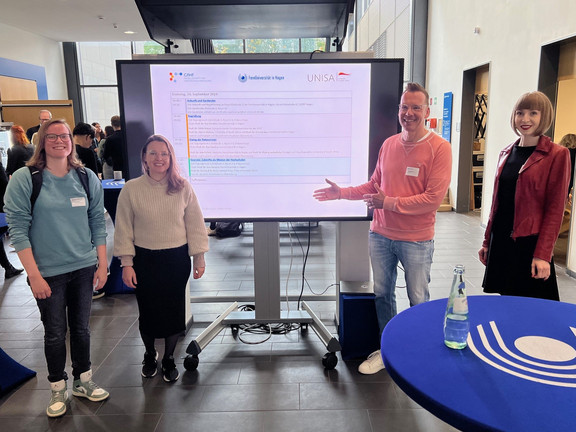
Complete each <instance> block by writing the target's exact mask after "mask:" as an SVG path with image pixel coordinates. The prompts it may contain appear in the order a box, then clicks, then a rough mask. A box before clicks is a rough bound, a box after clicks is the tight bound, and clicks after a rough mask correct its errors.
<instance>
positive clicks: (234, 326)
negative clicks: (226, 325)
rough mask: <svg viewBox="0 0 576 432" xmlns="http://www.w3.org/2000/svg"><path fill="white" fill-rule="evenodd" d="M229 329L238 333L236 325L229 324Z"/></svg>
mask: <svg viewBox="0 0 576 432" xmlns="http://www.w3.org/2000/svg"><path fill="white" fill-rule="evenodd" d="M230 330H231V331H232V334H234V335H236V334H238V330H239V327H238V326H237V325H231V326H230Z"/></svg>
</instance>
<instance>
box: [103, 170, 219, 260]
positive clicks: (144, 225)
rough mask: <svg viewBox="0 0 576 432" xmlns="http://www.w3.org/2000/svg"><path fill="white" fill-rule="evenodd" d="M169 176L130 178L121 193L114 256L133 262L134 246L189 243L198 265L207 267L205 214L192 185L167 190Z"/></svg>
mask: <svg viewBox="0 0 576 432" xmlns="http://www.w3.org/2000/svg"><path fill="white" fill-rule="evenodd" d="M167 188H168V184H167V180H166V179H164V180H162V181H160V182H157V181H155V180H153V179H152V178H150V177H149V176H147V175H142V176H141V177H138V178H136V179H134V180H130V181H128V182H127V183H126V185H125V186H124V187H123V188H122V191H121V192H120V196H119V197H118V208H117V210H116V224H115V225H116V226H115V233H114V256H118V257H120V260H121V262H122V265H123V266H131V265H132V258H133V257H134V255H135V253H136V252H135V248H134V246H138V247H141V248H145V249H150V250H160V249H172V248H176V247H179V246H182V245H184V244H188V253H189V255H190V256H192V257H193V258H194V266H195V267H204V266H205V265H204V253H205V252H207V251H208V235H207V233H206V226H205V224H204V216H203V215H202V210H201V209H200V204H199V203H198V199H197V198H196V194H195V193H194V191H193V189H192V186H191V185H190V184H189V183H188V182H186V183H185V184H184V187H183V188H182V190H180V191H179V192H177V193H175V194H168V192H167Z"/></svg>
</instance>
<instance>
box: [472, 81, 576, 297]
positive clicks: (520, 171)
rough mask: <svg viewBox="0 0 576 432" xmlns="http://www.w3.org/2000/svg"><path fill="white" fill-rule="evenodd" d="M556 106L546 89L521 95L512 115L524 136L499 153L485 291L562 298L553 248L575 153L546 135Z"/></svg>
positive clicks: (485, 249) (483, 252) (482, 254)
mask: <svg viewBox="0 0 576 432" xmlns="http://www.w3.org/2000/svg"><path fill="white" fill-rule="evenodd" d="M553 117H554V110H553V108H552V104H551V103H550V100H549V99H548V98H547V97H546V95H544V94H543V93H541V92H531V93H526V94H524V95H522V96H521V97H520V99H519V100H518V102H516V105H515V106H514V110H513V111H512V116H511V119H510V124H511V126H512V129H513V130H514V133H516V135H518V136H520V139H518V140H516V142H514V143H513V144H511V145H509V146H508V147H506V148H505V149H504V150H502V152H501V153H500V158H499V160H498V168H497V172H496V179H495V181H494V195H493V199H492V209H491V211H490V219H489V220H488V225H487V227H486V232H485V234H484V242H483V244H482V248H481V249H480V250H479V251H478V256H479V258H480V261H481V262H482V263H483V264H484V265H486V272H485V274H484V282H483V284H482V286H483V287H484V292H488V293H500V294H503V295H517V296H525V297H538V298H545V299H550V300H559V299H560V297H559V295H558V284H557V282H556V273H555V271H554V260H553V258H552V254H553V251H554V243H556V239H557V238H558V232H559V230H560V225H561V224H562V217H563V214H564V207H565V204H566V196H567V193H568V183H569V178H570V154H569V152H568V150H567V149H566V148H564V147H562V146H559V145H558V144H555V143H553V142H552V141H551V140H550V138H548V137H547V136H545V135H543V133H544V132H545V131H547V130H548V129H549V128H550V126H551V125H552V120H553Z"/></svg>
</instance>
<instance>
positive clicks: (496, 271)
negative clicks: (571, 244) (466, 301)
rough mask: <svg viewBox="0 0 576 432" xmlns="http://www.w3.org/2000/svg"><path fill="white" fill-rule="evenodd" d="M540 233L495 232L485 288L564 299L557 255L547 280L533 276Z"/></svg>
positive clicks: (491, 290)
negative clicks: (527, 234) (560, 286)
mask: <svg viewBox="0 0 576 432" xmlns="http://www.w3.org/2000/svg"><path fill="white" fill-rule="evenodd" d="M537 241H538V236H528V237H519V238H517V239H516V240H513V239H512V238H511V237H510V235H509V234H508V235H506V234H499V233H496V232H493V233H492V235H491V238H490V246H489V248H488V261H487V263H486V272H485V273H484V282H483V283H482V286H483V287H484V292H487V293H500V294H502V295H511V296H523V297H535V298H541V299H548V300H560V296H559V294H558V282H557V281H556V271H555V269H554V258H552V260H551V262H550V277H549V278H548V279H547V280H543V279H534V278H533V277H532V270H531V266H532V259H533V257H534V250H535V249H536V242H537Z"/></svg>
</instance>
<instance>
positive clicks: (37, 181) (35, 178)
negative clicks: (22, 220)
mask: <svg viewBox="0 0 576 432" xmlns="http://www.w3.org/2000/svg"><path fill="white" fill-rule="evenodd" d="M28 169H29V170H30V177H32V193H31V194H30V213H32V212H33V211H34V204H35V203H36V200H37V199H38V195H40V189H42V171H40V170H39V169H38V168H36V167H34V166H29V167H28Z"/></svg>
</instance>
